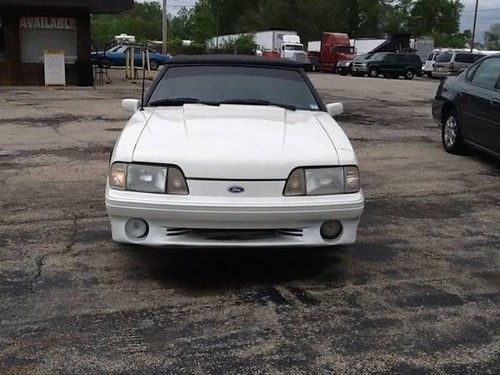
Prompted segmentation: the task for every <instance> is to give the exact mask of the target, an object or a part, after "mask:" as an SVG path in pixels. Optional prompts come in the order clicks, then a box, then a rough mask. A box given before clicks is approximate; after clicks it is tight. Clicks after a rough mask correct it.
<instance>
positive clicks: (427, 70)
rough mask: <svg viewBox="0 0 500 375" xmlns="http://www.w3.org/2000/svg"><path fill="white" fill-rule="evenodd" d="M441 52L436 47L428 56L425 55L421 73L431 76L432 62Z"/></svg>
mask: <svg viewBox="0 0 500 375" xmlns="http://www.w3.org/2000/svg"><path fill="white" fill-rule="evenodd" d="M441 53H442V51H441V50H439V49H436V50H434V51H432V52H431V53H430V54H429V56H427V59H426V61H425V63H424V68H423V72H422V74H423V75H424V76H427V77H429V78H431V77H432V72H433V71H434V63H435V62H436V59H437V58H438V56H439V55H440V54H441Z"/></svg>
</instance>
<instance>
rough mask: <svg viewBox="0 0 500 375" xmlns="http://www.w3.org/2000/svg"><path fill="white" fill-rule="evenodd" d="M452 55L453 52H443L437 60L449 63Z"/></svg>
mask: <svg viewBox="0 0 500 375" xmlns="http://www.w3.org/2000/svg"><path fill="white" fill-rule="evenodd" d="M452 57H453V53H451V52H443V53H442V54H440V55H439V56H438V58H437V59H436V61H437V62H444V63H447V62H450V61H451V59H452Z"/></svg>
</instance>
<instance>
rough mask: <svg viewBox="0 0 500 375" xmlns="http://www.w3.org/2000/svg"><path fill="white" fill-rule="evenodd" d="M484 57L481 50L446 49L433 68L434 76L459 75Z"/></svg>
mask: <svg viewBox="0 0 500 375" xmlns="http://www.w3.org/2000/svg"><path fill="white" fill-rule="evenodd" d="M482 57H484V54H482V53H479V52H467V51H445V52H443V53H441V54H440V55H439V56H438V57H437V59H436V61H435V63H434V68H433V70H432V76H433V77H435V78H445V77H448V76H452V75H457V74H458V73H460V72H461V71H462V70H464V69H467V68H468V67H469V66H471V65H472V64H474V63H475V62H476V61H477V60H479V59H481V58H482Z"/></svg>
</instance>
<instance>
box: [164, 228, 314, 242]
mask: <svg viewBox="0 0 500 375" xmlns="http://www.w3.org/2000/svg"><path fill="white" fill-rule="evenodd" d="M166 234H167V236H183V235H191V236H196V237H199V238H202V239H205V240H213V241H234V240H241V241H249V240H259V239H266V238H272V237H279V236H288V237H303V235H304V230H303V229H186V228H167V229H166Z"/></svg>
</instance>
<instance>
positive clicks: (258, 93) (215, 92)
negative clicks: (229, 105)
mask: <svg viewBox="0 0 500 375" xmlns="http://www.w3.org/2000/svg"><path fill="white" fill-rule="evenodd" d="M176 99H177V100H179V99H189V100H186V102H195V101H199V102H202V103H211V104H214V103H221V102H231V101H233V102H235V103H237V102H247V103H248V104H255V105H257V104H263V103H264V102H267V103H270V104H273V103H274V104H281V105H283V106H293V107H295V108H297V109H302V110H311V111H317V110H319V108H320V105H319V103H318V102H317V101H316V99H315V97H314V94H313V92H312V91H311V89H310V88H309V86H308V85H307V82H306V81H305V79H304V77H303V76H302V75H301V74H300V72H299V71H296V70H289V69H278V68H267V67H265V68H257V67H244V66H213V65H211V66H206V65H205V66H173V67H169V68H168V70H167V71H166V72H165V74H164V75H163V77H162V78H161V80H160V82H158V85H157V86H156V88H155V89H154V91H153V93H152V94H151V97H150V99H149V103H154V102H162V101H169V100H170V101H176ZM180 104H182V101H181V103H180Z"/></svg>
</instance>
